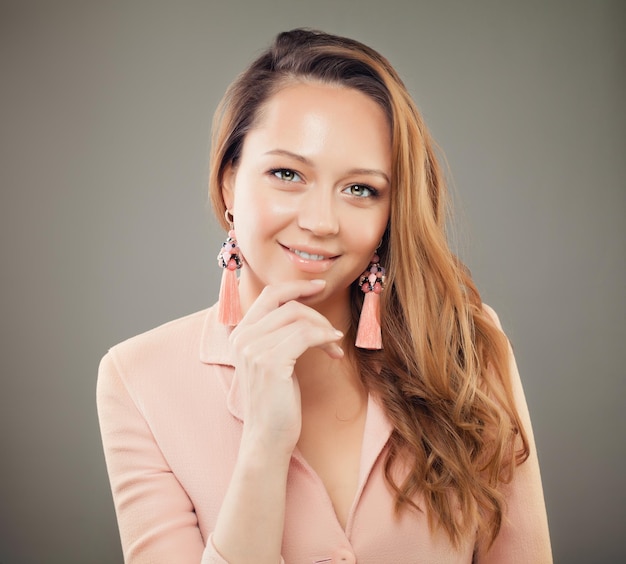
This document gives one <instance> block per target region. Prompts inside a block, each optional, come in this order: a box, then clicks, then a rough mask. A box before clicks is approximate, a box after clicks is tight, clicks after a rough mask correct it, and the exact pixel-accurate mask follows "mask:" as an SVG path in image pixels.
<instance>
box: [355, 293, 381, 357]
mask: <svg viewBox="0 0 626 564" xmlns="http://www.w3.org/2000/svg"><path fill="white" fill-rule="evenodd" d="M355 344H356V346H357V347H359V348H360V349H371V350H379V349H382V348H383V339H382V335H381V331H380V294H378V293H376V292H367V293H366V294H365V299H364V300H363V308H362V309H361V317H360V319H359V327H358V329H357V334H356V343H355Z"/></svg>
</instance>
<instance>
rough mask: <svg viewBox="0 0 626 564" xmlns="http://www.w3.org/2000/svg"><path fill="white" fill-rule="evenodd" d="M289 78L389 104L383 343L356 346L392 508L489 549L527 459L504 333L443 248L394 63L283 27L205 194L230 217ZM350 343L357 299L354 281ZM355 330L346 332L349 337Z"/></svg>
mask: <svg viewBox="0 0 626 564" xmlns="http://www.w3.org/2000/svg"><path fill="white" fill-rule="evenodd" d="M295 81H316V82H320V83H325V84H333V85H342V86H345V87H348V88H355V89H357V90H359V91H360V92H363V93H364V94H366V95H367V96H369V97H370V98H372V99H373V100H374V101H375V102H376V103H378V104H379V105H380V106H381V107H382V108H383V110H384V111H385V113H386V115H387V117H388V120H389V124H390V127H391V138H392V159H393V164H392V179H391V180H392V196H391V212H390V219H389V224H388V227H387V229H386V231H385V234H384V237H383V240H382V243H381V246H380V248H379V255H380V256H381V260H382V262H383V264H384V266H385V267H386V270H387V284H386V288H385V292H384V293H383V299H382V301H381V323H382V335H383V346H384V348H383V350H381V351H365V350H360V349H356V350H355V351H354V352H353V353H352V354H353V355H354V359H355V362H356V364H357V368H358V370H359V371H360V374H361V377H362V379H363V381H364V383H365V385H366V386H367V387H368V389H369V390H370V391H371V392H372V393H374V394H376V395H377V397H379V399H380V402H381V403H382V405H383V407H384V409H385V411H386V414H387V416H388V418H389V419H390V421H391V423H392V424H393V432H392V434H391V437H390V441H389V443H388V447H387V450H386V454H385V459H384V471H385V478H386V481H387V483H388V484H389V486H390V488H391V489H392V491H393V493H394V495H395V500H396V504H395V505H396V511H398V512H399V511H403V510H406V509H409V508H413V509H415V510H417V511H423V512H424V513H425V514H426V515H427V518H428V522H429V525H430V526H431V528H432V527H434V526H440V527H442V528H443V529H444V530H445V531H446V533H447V534H448V536H449V538H450V540H451V541H452V542H453V543H454V544H455V545H457V546H458V545H460V543H462V542H465V541H467V539H468V538H474V535H477V539H478V540H480V541H481V542H487V544H490V543H491V542H493V540H494V539H495V537H496V536H497V534H498V532H499V530H500V527H501V524H502V519H503V514H504V511H505V500H504V496H503V494H502V488H501V485H502V484H503V483H507V482H509V481H510V480H511V479H512V477H513V473H514V470H515V467H516V466H517V465H518V464H521V463H522V462H523V461H524V460H525V459H526V458H527V457H528V454H529V447H528V441H527V438H526V434H525V432H524V429H523V427H522V424H521V421H520V418H519V415H518V413H517V411H516V408H515V404H514V398H513V392H512V385H511V380H510V368H509V346H508V341H507V339H506V337H505V336H504V334H503V333H502V332H501V330H500V329H499V328H498V326H497V325H496V323H495V322H494V320H493V318H492V316H491V315H490V314H489V313H487V311H486V310H485V308H484V307H483V304H482V301H481V298H480V295H479V293H478V291H477V290H476V287H475V285H474V283H473V281H472V278H471V276H470V274H469V271H468V270H467V268H465V267H464V265H463V264H462V263H461V262H460V261H459V260H458V258H457V257H456V256H455V255H454V254H453V253H452V251H451V250H450V248H449V245H448V242H447V237H446V217H447V211H448V198H447V190H446V187H445V181H444V175H443V173H442V170H441V168H440V165H439V163H438V160H437V158H436V155H435V149H434V143H433V141H432V139H431V136H430V134H429V132H428V130H427V129H426V126H425V124H424V121H423V119H422V117H421V115H420V113H419V112H418V110H417V108H416V106H415V104H414V102H413V100H412V99H411V96H410V95H409V93H408V91H407V89H406V87H405V86H404V84H403V83H402V81H401V79H400V77H399V76H398V75H397V73H396V71H395V70H394V69H393V67H392V66H391V65H390V64H389V62H388V61H387V60H386V59H385V58H384V57H383V56H381V55H380V54H379V53H377V52H376V51H374V50H373V49H371V48H370V47H367V46H366V45H363V44H362V43H360V42H358V41H355V40H352V39H348V38H344V37H339V36H335V35H329V34H326V33H322V32H319V31H312V30H307V29H295V30H293V31H289V32H284V33H280V34H279V35H278V36H277V37H276V38H275V40H274V42H273V44H272V45H271V47H270V48H269V49H268V50H267V51H265V52H264V53H263V54H262V55H261V56H259V57H258V58H257V59H256V60H255V61H254V62H253V63H252V64H251V65H250V66H249V67H248V68H247V69H246V70H245V71H244V72H243V73H242V74H241V75H239V77H238V78H237V79H236V80H235V81H234V82H233V83H232V84H231V86H230V87H229V88H228V90H227V92H226V94H225V96H224V98H223V99H222V101H221V103H220V105H219V107H218V109H217V111H216V114H215V118H214V123H213V140H212V148H211V169H210V179H209V186H210V190H209V192H210V197H211V202H212V204H213V208H214V211H215V213H216V216H217V218H218V220H219V221H220V222H221V223H222V225H223V226H224V228H226V229H227V228H228V226H227V224H226V222H225V220H224V211H225V204H224V201H223V198H222V190H221V188H222V180H223V175H224V171H225V168H226V166H227V165H229V164H235V163H236V162H237V159H238V158H239V156H240V154H241V150H242V145H243V141H244V138H245V136H246V134H247V132H248V131H250V130H251V129H252V128H253V127H254V126H255V123H256V120H257V119H258V116H259V112H260V109H261V108H262V106H263V104H264V103H265V102H266V101H267V100H268V99H269V98H270V97H271V96H272V95H273V94H274V93H276V92H277V91H278V90H279V89H280V88H282V87H284V86H285V85H286V84H289V83H293V82H295ZM351 299H352V317H353V319H352V329H351V333H352V335H351V336H352V337H354V335H355V334H356V329H355V328H356V327H357V324H358V316H359V312H360V309H361V306H362V303H363V294H362V292H360V291H359V290H358V287H357V285H356V284H355V285H354V288H353V291H352V294H351ZM348 337H350V335H348Z"/></svg>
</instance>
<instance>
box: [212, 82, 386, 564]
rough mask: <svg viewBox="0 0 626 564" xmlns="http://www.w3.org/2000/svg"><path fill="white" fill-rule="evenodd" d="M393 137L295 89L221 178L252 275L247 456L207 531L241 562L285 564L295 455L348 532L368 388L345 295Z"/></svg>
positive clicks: (338, 99) (315, 90)
mask: <svg viewBox="0 0 626 564" xmlns="http://www.w3.org/2000/svg"><path fill="white" fill-rule="evenodd" d="M390 177H391V138H390V132H389V124H388V122H387V119H386V116H385V114H384V112H383V111H382V109H381V108H380V107H379V106H378V105H377V104H376V103H375V102H374V101H372V100H371V99H370V98H368V97H367V96H365V95H364V94H362V93H360V92H359V91H356V90H353V89H348V88H345V87H338V86H331V85H322V84H319V83H310V82H309V83H304V82H296V83H293V84H289V85H287V86H285V87H284V88H283V89H281V90H280V91H278V92H277V93H276V94H274V96H273V97H272V98H270V99H269V100H268V102H267V103H266V104H265V105H264V107H263V108H262V110H261V112H260V118H259V120H258V123H257V124H256V126H255V127H254V128H253V129H252V130H251V131H250V132H249V133H248V134H247V136H246V138H245V140H244V145H243V150H242V155H241V157H240V159H239V162H237V163H236V165H235V167H233V168H230V169H229V170H228V171H227V173H226V175H225V182H224V187H223V197H224V201H225V203H226V205H227V207H228V209H229V210H230V211H231V212H232V213H233V215H234V217H235V230H236V233H237V240H238V242H239V246H240V248H241V251H242V256H243V258H244V261H245V265H244V267H243V268H242V271H241V277H240V296H241V300H242V306H243V310H244V312H245V314H244V318H243V320H242V321H241V322H240V324H239V325H238V326H237V327H236V328H235V329H234V330H233V332H232V334H231V343H232V345H233V347H234V349H235V351H236V354H235V358H236V359H237V365H236V367H235V377H236V378H238V379H239V382H240V386H241V389H242V390H243V393H244V397H245V412H244V428H243V435H242V441H241V445H240V450H239V457H238V460H237V464H236V467H235V471H234V473H233V477H232V480H231V483H230V486H229V488H228V491H227V494H226V497H225V499H224V503H223V505H222V508H221V510H220V514H219V517H218V520H217V524H216V527H215V529H214V532H213V543H214V545H215V547H216V549H217V550H218V551H219V552H220V553H221V554H222V556H223V557H224V558H225V559H226V560H228V561H229V562H231V563H233V564H239V563H248V562H254V563H256V564H260V563H268V564H269V563H271V564H276V563H277V562H279V561H280V549H281V544H282V535H283V525H284V508H285V498H286V482H287V472H288V469H289V462H290V458H291V454H292V453H293V451H294V449H295V448H296V447H297V448H298V449H299V450H300V452H301V453H302V455H303V456H304V457H305V458H306V459H307V462H308V463H309V464H310V465H311V466H312V468H313V469H314V470H315V471H316V472H317V473H318V475H319V476H320V478H321V479H322V481H323V482H324V484H325V486H326V489H327V491H328V494H329V496H330V498H331V501H332V502H333V506H334V508H335V512H336V515H337V518H338V520H339V522H340V523H341V524H342V526H344V527H345V523H346V520H347V516H348V513H349V511H350V507H351V505H352V502H353V500H354V496H355V494H356V488H357V479H358V469H359V459H360V451H361V444H362V439H363V428H364V423H365V414H366V405H367V391H366V390H365V389H364V387H363V385H362V383H361V381H360V378H359V374H358V373H357V372H356V370H355V368H354V366H353V365H352V363H351V362H350V360H349V358H348V356H347V355H345V354H344V351H343V349H342V345H343V346H353V344H350V343H345V344H344V343H342V337H343V334H344V333H345V332H346V331H347V329H348V326H349V319H350V316H349V311H350V303H349V288H350V285H351V284H353V283H354V281H355V280H356V279H357V278H358V277H359V275H360V274H361V273H362V272H363V270H364V269H365V268H366V266H367V265H368V263H369V262H370V259H371V257H372V255H373V253H374V251H375V250H376V247H377V246H378V244H379V242H380V240H381V238H382V235H383V232H384V230H385V227H386V225H387V222H388V220H389V208H390V196H391V195H390V192H391V184H390V180H389V179H390Z"/></svg>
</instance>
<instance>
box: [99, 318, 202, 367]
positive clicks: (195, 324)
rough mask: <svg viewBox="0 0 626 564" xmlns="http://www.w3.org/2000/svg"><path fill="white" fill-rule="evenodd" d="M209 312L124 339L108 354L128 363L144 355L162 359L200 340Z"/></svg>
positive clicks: (171, 322)
mask: <svg viewBox="0 0 626 564" xmlns="http://www.w3.org/2000/svg"><path fill="white" fill-rule="evenodd" d="M208 312H209V310H208V309H204V310H201V311H197V312H195V313H192V314H190V315H186V316H184V317H181V318H179V319H174V320H173V321H169V322H167V323H164V324H163V325H159V326H158V327H155V328H154V329H150V330H149V331H146V332H144V333H141V334H139V335H136V336H134V337H131V338H130V339H126V340H125V341H122V342H121V343H119V344H117V345H115V346H114V347H112V348H111V349H110V351H109V353H112V354H113V355H114V356H116V357H118V358H119V357H123V358H125V359H127V360H128V361H131V360H133V359H138V358H142V357H144V356H146V355H157V356H159V357H163V356H164V355H167V354H168V353H171V352H174V351H177V350H179V349H180V348H181V347H187V346H189V345H190V344H191V343H193V342H194V341H198V342H199V340H200V336H201V333H202V328H203V326H204V322H205V319H206V316H207V314H208Z"/></svg>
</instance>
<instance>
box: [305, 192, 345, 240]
mask: <svg viewBox="0 0 626 564" xmlns="http://www.w3.org/2000/svg"><path fill="white" fill-rule="evenodd" d="M301 202H302V206H301V208H300V210H299V213H298V225H299V226H300V228H301V229H305V230H307V231H310V232H311V233H313V234H314V235H316V236H317V237H328V236H330V235H336V234H337V233H338V232H339V215H338V213H337V202H336V201H334V198H333V191H332V190H330V189H329V190H327V189H312V190H309V191H308V193H307V195H306V197H305V198H303V199H302V200H301Z"/></svg>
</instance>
